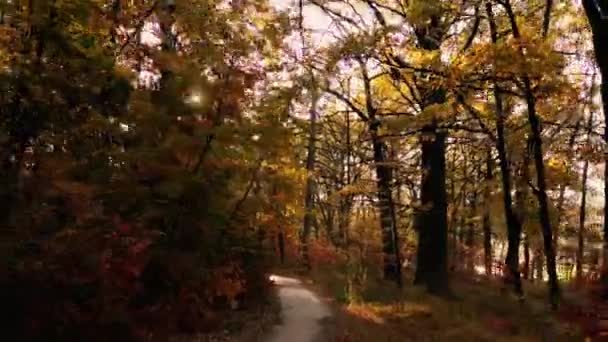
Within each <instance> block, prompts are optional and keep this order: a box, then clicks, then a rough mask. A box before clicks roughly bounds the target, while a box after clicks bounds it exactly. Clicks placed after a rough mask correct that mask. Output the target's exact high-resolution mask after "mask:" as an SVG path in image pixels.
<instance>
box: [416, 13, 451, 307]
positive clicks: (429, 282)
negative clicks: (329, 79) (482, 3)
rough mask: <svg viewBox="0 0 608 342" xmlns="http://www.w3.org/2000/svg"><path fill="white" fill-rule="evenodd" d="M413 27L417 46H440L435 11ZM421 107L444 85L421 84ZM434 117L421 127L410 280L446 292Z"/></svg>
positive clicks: (439, 146)
mask: <svg viewBox="0 0 608 342" xmlns="http://www.w3.org/2000/svg"><path fill="white" fill-rule="evenodd" d="M428 19H429V20H428V21H427V22H426V23H425V24H423V25H421V26H420V27H416V28H415V30H414V31H415V34H416V38H417V42H418V46H419V47H420V48H422V49H424V50H426V51H437V50H439V49H440V48H441V41H442V39H443V38H442V37H443V36H444V35H445V33H446V32H443V28H442V27H441V26H442V25H441V18H440V17H439V14H434V15H430V16H429V18H428ZM420 90H421V97H422V99H423V107H427V106H431V105H434V104H440V103H444V102H445V101H446V91H445V89H441V88H439V89H437V88H435V87H433V86H432V85H430V84H428V85H427V86H426V89H425V87H422V89H420ZM438 120H439V119H438V118H437V117H434V118H433V120H432V122H430V123H428V124H427V125H425V126H424V127H423V128H422V132H421V163H422V165H421V166H422V183H421V194H420V200H421V205H422V208H421V210H420V212H419V217H418V218H417V225H416V226H417V231H418V251H417V261H416V274H415V279H414V283H415V284H425V285H426V287H427V290H428V291H429V292H430V293H433V294H439V295H443V294H448V293H449V285H448V219H447V193H446V184H445V177H446V170H445V169H446V167H445V164H446V162H445V153H446V137H447V133H446V132H444V131H442V130H440V129H439V127H438V126H439V125H438Z"/></svg>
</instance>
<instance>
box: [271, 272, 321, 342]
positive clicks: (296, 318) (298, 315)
mask: <svg viewBox="0 0 608 342" xmlns="http://www.w3.org/2000/svg"><path fill="white" fill-rule="evenodd" d="M271 280H272V281H273V282H274V284H275V285H276V286H277V287H278V296H279V300H280V302H281V324H279V325H277V326H275V327H274V329H273V330H272V331H271V333H270V335H269V337H268V338H267V339H265V340H264V342H266V341H267V342H319V341H327V338H328V336H324V335H325V334H326V330H325V325H324V323H325V322H327V320H330V319H331V317H332V313H331V310H330V309H329V307H328V306H327V305H326V304H325V303H324V302H323V301H321V299H320V298H319V297H318V296H317V295H316V294H315V293H314V292H312V291H311V290H309V289H307V288H306V287H304V286H303V285H302V282H301V281H300V280H298V279H295V278H288V277H282V276H277V275H273V276H271Z"/></svg>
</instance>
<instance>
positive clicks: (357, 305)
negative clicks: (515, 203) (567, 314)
mask: <svg viewBox="0 0 608 342" xmlns="http://www.w3.org/2000/svg"><path fill="white" fill-rule="evenodd" d="M467 278H468V277H465V276H462V277H459V276H457V275H454V276H453V277H452V281H451V287H452V289H453V292H454V296H453V297H452V298H449V299H445V298H438V297H435V296H430V295H428V294H427V293H426V292H425V291H424V290H423V289H420V288H415V287H412V286H408V285H405V286H404V288H403V289H397V288H396V287H394V286H391V284H387V283H386V282H383V281H379V280H374V279H378V278H374V276H373V275H372V274H370V275H369V276H368V278H367V279H366V284H365V285H364V286H361V287H359V288H356V286H355V288H356V289H355V291H351V293H350V294H349V293H346V292H347V291H345V289H346V288H347V286H346V285H347V281H346V277H345V275H344V272H340V271H339V270H336V269H335V268H333V269H331V268H329V267H328V268H327V269H325V270H324V269H317V270H315V271H313V272H312V273H311V274H310V275H309V278H308V280H307V282H308V283H310V284H311V285H310V286H311V287H313V288H314V289H315V290H316V291H318V292H319V293H321V294H323V295H325V296H327V297H330V298H333V301H332V303H331V308H332V310H333V311H334V318H333V320H332V326H333V328H332V329H331V330H332V332H331V335H332V337H331V339H332V341H340V342H368V341H370V342H371V341H374V342H378V341H382V342H391V341H395V342H396V341H399V342H402V341H450V340H454V341H551V342H559V341H583V340H585V339H584V337H583V334H582V333H581V330H580V327H579V326H578V325H577V324H576V322H570V321H568V320H564V319H563V318H560V316H561V315H558V314H555V313H553V312H551V310H550V308H549V305H548V304H547V301H546V291H545V290H544V287H541V286H539V285H534V284H526V285H527V287H526V289H527V292H526V293H527V295H526V298H525V300H524V301H523V302H521V301H519V300H518V299H517V298H515V297H514V296H513V295H511V294H510V293H509V292H508V291H505V290H504V289H503V288H502V286H501V284H500V283H499V282H497V281H490V280H487V279H485V278H484V277H479V278H476V279H473V280H467ZM303 279H305V278H303ZM410 283H411V282H410ZM406 284H408V283H407V282H406ZM353 292H356V294H355V293H353ZM573 296H574V295H573V294H567V293H564V303H565V304H566V303H576V302H578V301H579V299H580V298H576V297H575V296H574V297H573ZM568 305H570V304H568ZM328 336H329V335H328ZM287 341H291V340H287Z"/></svg>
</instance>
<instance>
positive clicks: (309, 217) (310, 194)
mask: <svg viewBox="0 0 608 342" xmlns="http://www.w3.org/2000/svg"><path fill="white" fill-rule="evenodd" d="M311 95H312V98H311V105H310V111H309V115H310V120H309V137H308V155H307V159H306V172H307V178H306V194H305V197H304V210H305V212H304V222H303V225H302V232H301V234H300V244H301V252H302V261H303V263H304V267H306V268H307V269H310V267H311V265H310V253H309V242H310V230H311V228H312V225H313V220H314V217H313V213H312V210H313V199H314V194H315V178H314V169H315V154H316V142H317V100H318V96H317V91H316V89H312V92H311Z"/></svg>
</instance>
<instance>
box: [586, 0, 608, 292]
mask: <svg viewBox="0 0 608 342" xmlns="http://www.w3.org/2000/svg"><path fill="white" fill-rule="evenodd" d="M583 7H584V8H585V13H586V14H587V19H588V20H589V25H590V26H591V31H592V32H593V46H594V49H595V60H596V62H597V64H598V66H599V68H600V73H601V75H602V85H601V90H600V92H601V95H602V102H603V108H604V122H608V19H607V18H606V16H607V15H608V4H607V3H606V2H605V1H602V2H600V1H597V0H583ZM605 126H606V127H605V128H604V144H605V145H608V125H605ZM604 148H606V147H604ZM606 151H608V150H605V153H604V234H603V235H604V236H603V237H604V239H603V242H604V246H603V258H602V259H603V265H602V270H601V280H602V287H603V295H604V296H608V153H606Z"/></svg>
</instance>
